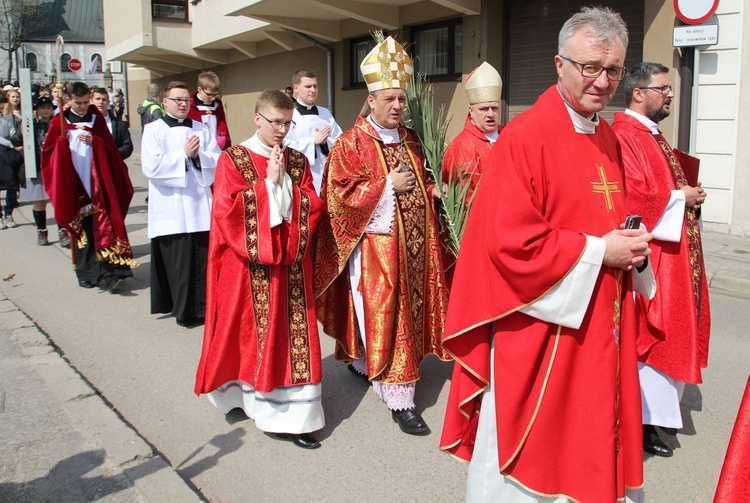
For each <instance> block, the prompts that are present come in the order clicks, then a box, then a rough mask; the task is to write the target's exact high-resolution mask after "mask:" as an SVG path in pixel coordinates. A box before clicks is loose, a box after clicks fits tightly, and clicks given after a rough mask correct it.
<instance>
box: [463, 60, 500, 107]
mask: <svg viewBox="0 0 750 503" xmlns="http://www.w3.org/2000/svg"><path fill="white" fill-rule="evenodd" d="M464 88H465V89H466V94H467V95H468V96H469V103H470V104H472V105H474V104H476V103H484V102H487V101H497V102H499V101H500V95H501V94H502V92H503V79H501V78H500V74H499V73H497V70H495V68H494V67H493V66H492V65H491V64H489V63H487V62H486V61H485V62H484V63H482V64H481V65H479V66H478V67H477V68H476V69H475V70H474V71H473V72H471V73H470V74H469V75H468V76H467V77H466V82H464Z"/></svg>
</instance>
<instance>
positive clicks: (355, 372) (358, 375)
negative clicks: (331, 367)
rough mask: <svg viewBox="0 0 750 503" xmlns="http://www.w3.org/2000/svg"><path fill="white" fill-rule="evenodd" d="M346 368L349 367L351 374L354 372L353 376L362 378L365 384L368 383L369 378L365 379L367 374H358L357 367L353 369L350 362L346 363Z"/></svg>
mask: <svg viewBox="0 0 750 503" xmlns="http://www.w3.org/2000/svg"><path fill="white" fill-rule="evenodd" d="M346 368H347V369H349V372H351V373H352V374H354V375H355V376H357V377H359V378H360V379H364V381H365V382H366V383H367V384H370V380H369V379H367V376H366V375H364V374H360V373H359V372H357V369H355V368H354V365H352V364H351V363H350V364H349V365H347V366H346Z"/></svg>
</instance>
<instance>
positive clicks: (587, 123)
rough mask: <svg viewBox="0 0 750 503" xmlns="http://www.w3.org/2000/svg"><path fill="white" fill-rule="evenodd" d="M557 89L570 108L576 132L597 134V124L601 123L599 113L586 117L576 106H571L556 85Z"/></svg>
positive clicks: (569, 112)
mask: <svg viewBox="0 0 750 503" xmlns="http://www.w3.org/2000/svg"><path fill="white" fill-rule="evenodd" d="M555 89H557V92H558V93H559V94H560V98H562V100H563V103H565V108H566V109H567V110H568V115H570V121H571V122H572V123H573V128H574V129H575V131H576V133H580V134H596V126H598V125H599V114H594V115H592V116H591V117H585V116H583V115H581V114H580V113H579V112H578V111H577V110H576V109H575V108H573V107H572V106H570V103H568V102H567V101H565V98H564V97H563V95H562V93H561V92H560V89H559V88H558V87H555Z"/></svg>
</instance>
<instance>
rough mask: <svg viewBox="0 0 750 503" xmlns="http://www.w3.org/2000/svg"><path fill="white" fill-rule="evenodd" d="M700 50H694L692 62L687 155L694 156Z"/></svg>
mask: <svg viewBox="0 0 750 503" xmlns="http://www.w3.org/2000/svg"><path fill="white" fill-rule="evenodd" d="M700 60H701V49H700V47H696V48H695V61H693V95H692V99H691V101H692V102H691V104H690V108H691V111H690V112H691V113H690V150H689V152H688V153H689V154H690V155H692V156H694V155H695V142H696V137H697V136H698V84H699V82H698V81H699V80H700V75H701V66H700Z"/></svg>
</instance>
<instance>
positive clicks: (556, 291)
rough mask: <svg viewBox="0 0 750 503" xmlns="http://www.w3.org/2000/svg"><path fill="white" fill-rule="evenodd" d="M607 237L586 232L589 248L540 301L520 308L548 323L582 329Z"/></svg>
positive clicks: (602, 258)
mask: <svg viewBox="0 0 750 503" xmlns="http://www.w3.org/2000/svg"><path fill="white" fill-rule="evenodd" d="M604 251H605V244H604V239H602V238H598V237H593V236H586V250H585V251H584V252H583V255H582V256H581V259H580V260H579V261H578V263H577V264H576V265H575V266H574V267H573V269H571V271H570V272H569V273H568V275H567V276H565V278H564V279H563V280H562V281H561V282H560V283H558V284H557V286H555V287H554V288H553V289H552V290H550V291H549V292H547V293H546V294H545V295H544V296H542V297H541V298H539V299H538V300H537V301H536V302H534V303H532V304H530V305H528V306H526V307H524V308H521V309H519V311H521V312H522V313H525V314H527V315H529V316H532V317H534V318H537V319H539V320H542V321H546V322H547V323H553V324H555V325H562V326H564V327H568V328H574V329H576V330H577V329H579V328H580V327H581V323H583V318H584V316H586V310H587V309H588V306H589V301H590V300H591V294H592V293H593V292H594V287H595V286H596V280H597V278H598V277H599V270H600V269H601V266H602V261H603V260H604Z"/></svg>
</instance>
